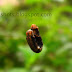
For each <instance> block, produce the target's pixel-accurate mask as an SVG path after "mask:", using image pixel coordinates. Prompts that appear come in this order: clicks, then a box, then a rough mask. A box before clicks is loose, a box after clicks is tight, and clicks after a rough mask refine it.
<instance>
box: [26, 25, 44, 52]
mask: <svg viewBox="0 0 72 72" xmlns="http://www.w3.org/2000/svg"><path fill="white" fill-rule="evenodd" d="M26 36H27V37H26V39H27V42H28V44H29V46H30V48H31V49H32V50H33V51H34V52H36V53H39V52H41V50H42V46H43V43H42V39H41V36H40V34H39V29H38V27H37V26H36V25H35V24H32V26H31V29H29V30H28V31H27V32H26Z"/></svg>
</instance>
